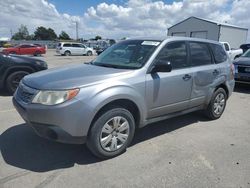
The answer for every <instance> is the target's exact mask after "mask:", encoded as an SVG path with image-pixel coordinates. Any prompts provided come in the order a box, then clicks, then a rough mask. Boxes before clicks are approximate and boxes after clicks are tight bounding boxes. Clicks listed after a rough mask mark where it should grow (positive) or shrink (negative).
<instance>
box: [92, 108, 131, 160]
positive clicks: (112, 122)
mask: <svg viewBox="0 0 250 188" xmlns="http://www.w3.org/2000/svg"><path fill="white" fill-rule="evenodd" d="M134 132H135V121H134V117H133V116H132V114H131V113H130V112H129V111H128V110H126V109H124V108H119V107H115V108H112V109H110V110H108V111H106V112H105V113H103V114H102V115H100V116H99V117H98V118H97V120H96V121H95V122H94V124H93V127H92V128H91V130H90V134H89V137H88V140H87V146H88V148H89V149H90V151H91V152H92V153H93V154H94V155H96V156H97V157H99V158H102V159H108V158H112V157H115V156H117V155H120V154H121V153H123V152H124V151H126V148H127V147H128V146H129V144H130V143H131V141H132V139H133V137H134Z"/></svg>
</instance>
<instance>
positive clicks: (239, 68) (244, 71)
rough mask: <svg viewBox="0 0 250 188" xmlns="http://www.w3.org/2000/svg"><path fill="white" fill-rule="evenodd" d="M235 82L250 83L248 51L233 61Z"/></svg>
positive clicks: (249, 54)
mask: <svg viewBox="0 0 250 188" xmlns="http://www.w3.org/2000/svg"><path fill="white" fill-rule="evenodd" d="M234 66H235V81H237V82H247V83H250V49H249V50H247V51H246V52H245V53H244V54H243V55H242V56H240V57H239V58H237V59H236V60H234Z"/></svg>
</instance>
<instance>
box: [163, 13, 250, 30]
mask: <svg viewBox="0 0 250 188" xmlns="http://www.w3.org/2000/svg"><path fill="white" fill-rule="evenodd" d="M191 18H195V19H198V20H202V21H205V22H209V23H213V24H216V25H218V26H226V27H233V28H237V29H244V30H248V28H244V27H239V26H236V25H231V24H228V23H223V22H216V21H213V20H209V19H204V18H199V17H195V16H191V17H189V18H187V19H185V20H183V21H181V22H179V23H177V24H174V25H172V26H171V27H169V28H168V29H170V28H172V27H174V26H176V25H179V24H181V23H183V22H185V21H187V20H189V19H191Z"/></svg>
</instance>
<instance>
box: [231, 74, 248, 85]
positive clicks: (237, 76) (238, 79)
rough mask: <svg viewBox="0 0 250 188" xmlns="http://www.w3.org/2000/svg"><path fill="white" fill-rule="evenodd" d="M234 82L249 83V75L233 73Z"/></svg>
mask: <svg viewBox="0 0 250 188" xmlns="http://www.w3.org/2000/svg"><path fill="white" fill-rule="evenodd" d="M235 81H236V82H249V83H250V73H235Z"/></svg>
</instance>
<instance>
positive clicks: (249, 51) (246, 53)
mask: <svg viewBox="0 0 250 188" xmlns="http://www.w3.org/2000/svg"><path fill="white" fill-rule="evenodd" d="M242 57H250V50H247V51H246V52H245V53H244V54H243V55H242Z"/></svg>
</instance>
